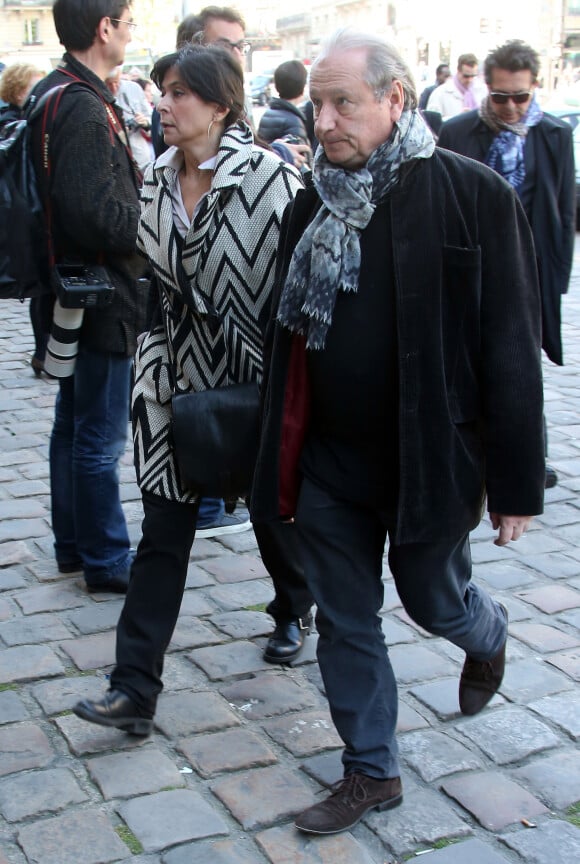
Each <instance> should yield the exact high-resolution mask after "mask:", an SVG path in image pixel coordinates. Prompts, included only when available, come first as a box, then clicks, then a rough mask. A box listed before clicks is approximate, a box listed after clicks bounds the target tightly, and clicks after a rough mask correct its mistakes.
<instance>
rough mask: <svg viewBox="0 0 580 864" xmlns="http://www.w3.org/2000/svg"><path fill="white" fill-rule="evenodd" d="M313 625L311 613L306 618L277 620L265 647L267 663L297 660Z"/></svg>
mask: <svg viewBox="0 0 580 864" xmlns="http://www.w3.org/2000/svg"><path fill="white" fill-rule="evenodd" d="M311 626H312V615H310V614H309V615H306V617H305V618H286V619H285V620H284V621H278V622H276V629H275V630H274V632H273V633H272V635H271V636H270V638H269V639H268V642H267V643H266V648H265V649H264V660H265V661H266V662H267V663H291V662H292V661H293V660H296V658H297V657H298V655H299V654H300V652H301V651H302V649H303V647H304V640H305V638H306V636H307V635H308V634H309V633H310V628H311Z"/></svg>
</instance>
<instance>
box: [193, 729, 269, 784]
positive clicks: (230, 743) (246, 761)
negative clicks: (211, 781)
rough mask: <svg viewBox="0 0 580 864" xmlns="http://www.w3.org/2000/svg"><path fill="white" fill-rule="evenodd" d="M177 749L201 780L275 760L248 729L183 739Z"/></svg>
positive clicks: (263, 744) (263, 764)
mask: <svg viewBox="0 0 580 864" xmlns="http://www.w3.org/2000/svg"><path fill="white" fill-rule="evenodd" d="M177 749H178V750H179V751H180V752H181V753H183V755H184V756H185V757H186V759H188V760H189V762H190V763H191V764H192V765H193V767H194V768H195V770H196V771H197V773H198V774H201V776H202V777H212V776H213V775H214V774H219V773H221V772H225V771H239V770H241V769H249V768H258V767H263V766H265V765H273V764H274V763H275V762H276V761H277V760H276V755H275V754H274V753H273V751H272V750H271V749H270V747H268V745H267V744H266V742H265V741H263V740H262V739H261V738H259V737H258V736H257V735H255V734H254V733H253V732H250V731H249V730H247V729H234V730H231V731H228V732H216V733H214V734H213V735H195V736H193V737H192V738H182V739H181V740H179V741H178V742H177Z"/></svg>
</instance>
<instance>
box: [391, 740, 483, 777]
mask: <svg viewBox="0 0 580 864" xmlns="http://www.w3.org/2000/svg"><path fill="white" fill-rule="evenodd" d="M399 749H400V751H401V754H402V756H403V757H404V759H405V761H406V762H407V764H409V765H410V766H411V767H412V768H413V769H414V770H415V771H416V772H417V773H418V774H419V776H420V777H422V779H423V780H425V781H426V782H427V783H431V782H432V781H433V780H437V779H438V778H439V777H444V776H446V775H448V774H455V773H456V772H457V771H471V770H473V769H475V768H482V767H483V764H482V761H481V759H480V758H478V756H476V755H475V754H474V753H471V752H470V751H469V750H468V749H467V747H465V746H464V745H463V744H460V743H459V742H458V741H455V740H454V739H453V738H451V737H450V736H449V735H446V734H445V733H444V732H435V731H430V732H412V733H410V734H409V735H403V736H401V738H400V740H399Z"/></svg>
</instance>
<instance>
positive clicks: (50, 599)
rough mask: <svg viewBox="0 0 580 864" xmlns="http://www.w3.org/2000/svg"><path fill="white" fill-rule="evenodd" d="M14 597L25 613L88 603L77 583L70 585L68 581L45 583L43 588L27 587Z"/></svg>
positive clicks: (32, 613)
mask: <svg viewBox="0 0 580 864" xmlns="http://www.w3.org/2000/svg"><path fill="white" fill-rule="evenodd" d="M14 599H15V600H16V602H17V603H18V605H19V606H20V608H21V609H22V611H23V612H24V614H25V615H34V614H36V613H38V612H57V611H59V610H61V609H74V608H75V607H77V606H84V604H85V603H86V596H84V597H83V594H82V593H81V591H80V590H79V589H78V588H77V587H76V586H75V585H69V584H68V583H67V582H66V581H65V582H62V583H61V582H59V583H58V584H56V585H44V586H42V587H41V588H27V589H26V591H19V592H18V594H15V595H14Z"/></svg>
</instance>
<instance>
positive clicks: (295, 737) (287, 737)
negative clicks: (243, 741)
mask: <svg viewBox="0 0 580 864" xmlns="http://www.w3.org/2000/svg"><path fill="white" fill-rule="evenodd" d="M264 729H265V730H266V732H267V733H268V735H269V736H270V737H271V738H272V739H273V740H274V741H276V742H277V743H278V744H281V745H282V747H285V748H286V750H288V751H289V752H290V753H292V754H293V755H294V756H310V755H312V754H313V753H317V752H319V751H320V750H330V749H333V748H335V747H341V748H342V747H343V743H342V741H341V740H340V738H339V736H338V733H337V732H336V729H335V728H334V724H333V722H332V720H331V718H330V714H329V712H328V709H327V708H320V709H318V710H317V711H304V712H301V713H300V714H298V715H296V714H294V715H292V716H291V717H280V718H277V719H276V720H268V721H266V722H265V723H264Z"/></svg>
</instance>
